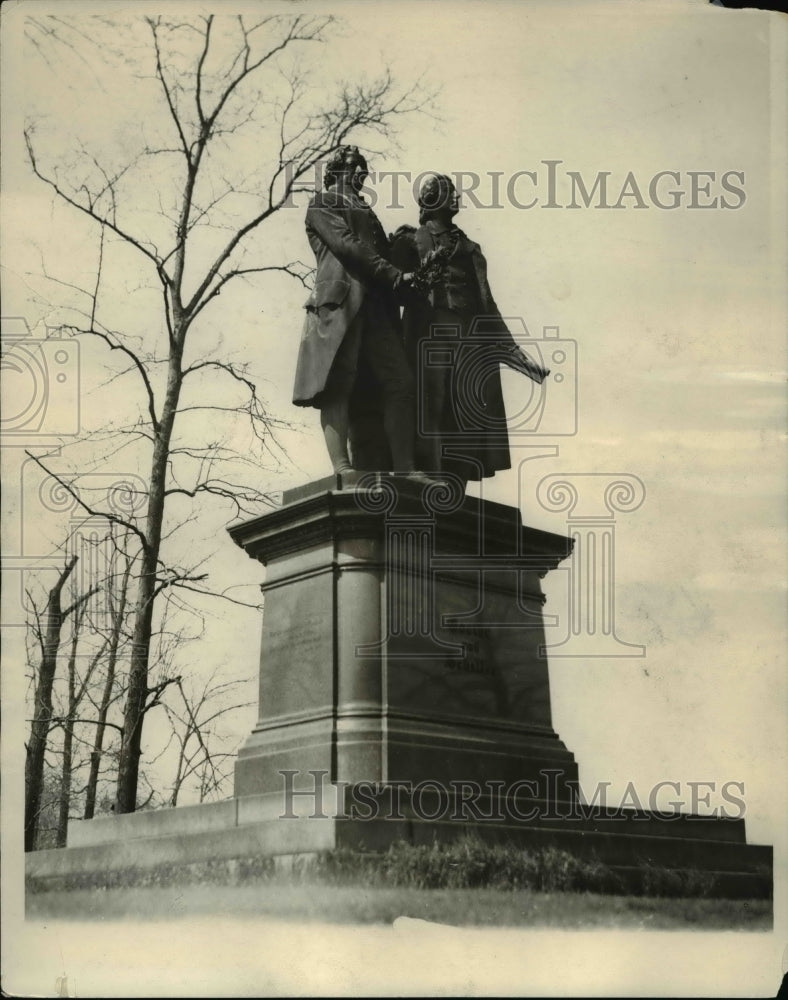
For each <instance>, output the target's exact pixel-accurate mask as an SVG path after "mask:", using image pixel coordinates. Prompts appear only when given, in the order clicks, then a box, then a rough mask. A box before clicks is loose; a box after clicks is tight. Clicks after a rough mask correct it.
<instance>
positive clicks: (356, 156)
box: [323, 146, 369, 192]
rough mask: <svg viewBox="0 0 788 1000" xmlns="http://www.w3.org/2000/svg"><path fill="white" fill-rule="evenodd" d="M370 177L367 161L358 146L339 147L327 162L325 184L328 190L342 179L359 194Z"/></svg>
mask: <svg viewBox="0 0 788 1000" xmlns="http://www.w3.org/2000/svg"><path fill="white" fill-rule="evenodd" d="M368 176H369V171H368V170H367V161H366V160H365V159H364V157H363V156H362V154H361V153H360V152H359V148H358V146H338V147H337V149H335V150H334V152H333V153H332V154H331V156H330V157H329V159H328V161H327V162H326V173H325V178H324V181H323V183H324V184H325V186H326V188H332V187H334V185H335V184H337V183H338V182H339V181H340V179H344V182H345V183H346V184H350V186H351V187H352V188H353V190H354V191H356V192H358V191H360V190H361V188H362V187H363V186H364V181H365V180H366V179H367V177H368Z"/></svg>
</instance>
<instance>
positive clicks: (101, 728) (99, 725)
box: [85, 557, 131, 819]
mask: <svg viewBox="0 0 788 1000" xmlns="http://www.w3.org/2000/svg"><path fill="white" fill-rule="evenodd" d="M130 574H131V562H130V561H129V560H128V557H127V560H126V569H125V570H124V572H123V582H122V584H121V590H120V603H119V605H118V607H115V606H114V600H113V598H112V597H110V598H109V599H110V600H112V601H113V608H112V634H111V635H110V640H109V652H108V655H107V676H106V679H105V681H104V689H103V691H102V693H101V702H100V704H99V713H98V719H97V720H96V733H95V736H94V738H93V749H92V751H91V754H90V773H89V774H88V786H87V790H86V792H85V819H93V816H94V815H95V813H96V793H97V790H98V777H99V768H100V766H101V756H102V753H103V751H104V733H105V731H106V728H107V715H108V714H109V706H110V703H111V701H112V686H113V685H114V683H115V666H116V664H117V662H118V648H119V646H120V634H121V630H122V628H123V617H124V615H125V614H126V598H127V595H128V588H129V576H130Z"/></svg>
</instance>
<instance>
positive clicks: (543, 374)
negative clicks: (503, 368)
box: [501, 344, 550, 385]
mask: <svg viewBox="0 0 788 1000" xmlns="http://www.w3.org/2000/svg"><path fill="white" fill-rule="evenodd" d="M501 361H502V362H503V363H504V364H505V365H507V366H508V367H509V368H513V369H514V370H515V371H517V372H522V374H523V375H527V376H528V378H530V379H533V380H534V382H538V383H539V384H540V385H541V384H542V382H544V380H545V379H546V378H547V376H548V375H549V374H550V369H549V368H542V366H541V365H539V364H537V363H536V362H535V361H533V360H531V358H529V357H528V355H527V354H526V353H525V351H524V350H523V349H522V348H521V347H519V346H518V345H517V344H512V345H511V347H508V348H507V349H506V351H505V352H504V355H503V357H502V358H501Z"/></svg>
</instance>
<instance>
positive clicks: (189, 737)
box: [165, 670, 252, 806]
mask: <svg viewBox="0 0 788 1000" xmlns="http://www.w3.org/2000/svg"><path fill="white" fill-rule="evenodd" d="M216 675H217V671H216V670H214V671H213V672H212V674H211V676H210V677H209V678H208V679H207V680H206V681H204V682H203V683H201V684H199V685H192V687H191V690H190V691H189V692H188V693H187V691H186V689H185V687H184V684H183V682H182V681H179V682H178V685H177V689H178V693H179V695H180V699H179V704H176V705H171V704H168V705H166V706H165V710H166V712H167V716H168V718H169V720H170V725H171V727H172V731H173V734H174V736H175V741H176V744H177V750H178V755H177V759H176V767H175V777H174V779H173V783H172V789H171V791H170V798H169V804H170V805H171V806H176V805H177V804H178V796H179V795H180V793H181V791H182V789H183V788H184V786H185V784H186V783H187V782H188V781H189V779H191V778H195V777H196V779H197V790H198V794H199V799H200V802H202V801H203V800H204V799H205V798H207V797H209V796H210V795H212V794H215V793H218V792H220V791H221V789H222V786H223V784H224V782H225V781H226V780H227V778H228V777H229V774H230V773H231V770H232V768H231V767H229V768H228V765H229V764H230V762H231V761H232V760H234V759H235V754H234V753H233V752H232V751H228V750H225V749H223V748H222V744H223V743H225V742H226V740H227V737H226V736H222V734H221V733H220V732H219V730H218V728H217V727H218V723H219V722H220V720H221V719H222V717H223V716H225V715H227V714H228V713H230V712H235V711H237V710H238V709H241V708H248V706H249V705H250V704H252V702H249V701H240V702H233V703H228V701H227V698H228V697H229V696H232V695H234V694H236V692H237V691H238V689H239V688H241V687H242V685H243V684H244V681H242V680H231V681H217V679H216Z"/></svg>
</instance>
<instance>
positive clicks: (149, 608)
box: [115, 328, 186, 813]
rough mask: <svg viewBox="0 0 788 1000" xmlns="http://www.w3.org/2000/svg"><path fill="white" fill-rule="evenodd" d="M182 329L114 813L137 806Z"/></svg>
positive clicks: (156, 468)
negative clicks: (149, 661)
mask: <svg viewBox="0 0 788 1000" xmlns="http://www.w3.org/2000/svg"><path fill="white" fill-rule="evenodd" d="M185 332H186V331H185V328H182V329H181V330H180V331H179V330H178V329H177V328H176V330H175V334H174V336H173V343H172V344H171V345H170V363H169V373H168V376H167V392H166V396H165V401H164V408H163V410H162V415H161V420H160V422H159V425H158V427H157V428H156V430H155V443H154V446H153V458H152V460H151V471H150V480H149V481H150V493H149V497H148V517H147V523H146V528H145V545H144V546H143V550H142V562H141V572H140V580H139V589H138V592H137V603H136V607H135V611H134V635H133V638H132V645H131V666H130V668H129V687H128V691H127V694H126V706H125V709H124V713H123V736H122V739H121V745H120V761H119V764H118V786H117V794H116V798H115V811H116V812H118V813H128V812H134V810H135V809H136V807H137V782H138V779H139V766H140V754H141V752H142V751H141V748H142V723H143V720H144V718H145V702H146V699H147V696H148V659H149V656H150V642H151V632H152V629H153V601H154V598H155V597H156V583H157V572H158V568H159V549H160V547H161V530H162V521H163V519H164V501H165V498H166V492H165V484H166V476H167V462H168V459H169V454H170V439H171V438H172V429H173V425H174V423H175V416H176V414H177V410H178V399H179V397H180V391H181V382H182V375H181V369H180V364H181V356H180V349H179V348H178V346H177V345H178V344H182V342H183V336H184V335H185Z"/></svg>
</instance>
